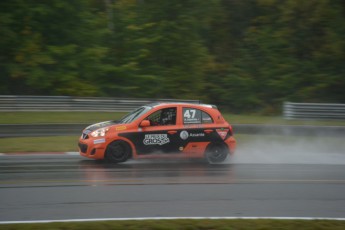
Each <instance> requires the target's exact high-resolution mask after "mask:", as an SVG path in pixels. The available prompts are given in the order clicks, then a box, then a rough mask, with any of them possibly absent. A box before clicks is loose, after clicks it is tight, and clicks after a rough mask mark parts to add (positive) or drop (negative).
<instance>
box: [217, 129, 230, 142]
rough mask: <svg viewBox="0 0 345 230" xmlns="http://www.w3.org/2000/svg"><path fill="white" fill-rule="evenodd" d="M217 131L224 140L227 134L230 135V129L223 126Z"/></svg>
mask: <svg viewBox="0 0 345 230" xmlns="http://www.w3.org/2000/svg"><path fill="white" fill-rule="evenodd" d="M216 131H217V133H218V135H219V136H220V137H221V138H222V139H223V140H224V139H225V138H226V135H228V131H229V129H224V128H221V129H216Z"/></svg>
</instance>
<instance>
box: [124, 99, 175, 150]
mask: <svg viewBox="0 0 345 230" xmlns="http://www.w3.org/2000/svg"><path fill="white" fill-rule="evenodd" d="M144 120H149V121H150V126H147V127H139V130H138V131H137V132H133V133H125V134H123V136H124V137H126V138H128V139H130V140H131V141H132V143H133V144H134V145H135V148H136V151H137V154H138V155H142V154H156V153H161V154H171V153H178V146H177V144H176V142H177V141H178V140H179V139H178V130H177V125H176V124H177V107H174V106H172V107H167V108H162V109H159V110H157V111H155V112H153V113H151V114H150V115H148V116H147V117H145V118H144Z"/></svg>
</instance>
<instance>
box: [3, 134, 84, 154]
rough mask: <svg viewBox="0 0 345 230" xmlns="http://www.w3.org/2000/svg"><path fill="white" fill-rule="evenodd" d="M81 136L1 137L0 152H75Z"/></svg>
mask: <svg viewBox="0 0 345 230" xmlns="http://www.w3.org/2000/svg"><path fill="white" fill-rule="evenodd" d="M78 139H79V136H54V137H15V138H0V153H11V152H71V151H73V152H75V151H78Z"/></svg>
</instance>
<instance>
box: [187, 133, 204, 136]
mask: <svg viewBox="0 0 345 230" xmlns="http://www.w3.org/2000/svg"><path fill="white" fill-rule="evenodd" d="M189 136H191V137H204V136H205V133H190V134H189Z"/></svg>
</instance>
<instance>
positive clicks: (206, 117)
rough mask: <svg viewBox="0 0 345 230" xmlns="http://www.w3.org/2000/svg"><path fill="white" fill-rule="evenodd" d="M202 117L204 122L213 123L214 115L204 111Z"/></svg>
mask: <svg viewBox="0 0 345 230" xmlns="http://www.w3.org/2000/svg"><path fill="white" fill-rule="evenodd" d="M201 117H202V118H201V119H202V123H203V124H211V123H213V120H212V117H211V116H210V115H208V113H205V112H202V114H201Z"/></svg>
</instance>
